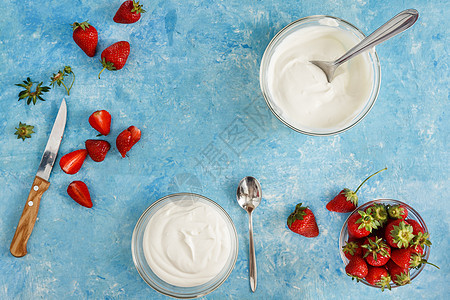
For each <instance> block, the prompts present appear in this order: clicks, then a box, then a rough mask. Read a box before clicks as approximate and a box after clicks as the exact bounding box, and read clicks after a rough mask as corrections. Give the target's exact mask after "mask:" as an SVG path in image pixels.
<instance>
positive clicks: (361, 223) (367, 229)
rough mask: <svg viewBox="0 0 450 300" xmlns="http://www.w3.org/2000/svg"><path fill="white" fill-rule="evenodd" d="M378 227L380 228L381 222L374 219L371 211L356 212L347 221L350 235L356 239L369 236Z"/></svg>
mask: <svg viewBox="0 0 450 300" xmlns="http://www.w3.org/2000/svg"><path fill="white" fill-rule="evenodd" d="M378 226H380V222H379V221H377V220H375V219H374V218H373V217H372V215H371V209H368V210H367V211H362V210H358V211H355V212H354V213H353V214H351V215H350V217H349V218H348V221H347V229H348V234H349V235H350V236H352V237H355V238H363V237H366V236H368V235H369V234H370V233H371V232H372V229H376V228H377V227H378Z"/></svg>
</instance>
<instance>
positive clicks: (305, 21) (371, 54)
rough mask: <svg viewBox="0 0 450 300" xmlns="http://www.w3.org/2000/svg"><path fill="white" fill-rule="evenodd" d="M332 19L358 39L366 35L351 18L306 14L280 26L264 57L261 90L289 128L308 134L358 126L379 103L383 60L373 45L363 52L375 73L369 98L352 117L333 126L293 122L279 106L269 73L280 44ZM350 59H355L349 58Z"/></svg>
mask: <svg viewBox="0 0 450 300" xmlns="http://www.w3.org/2000/svg"><path fill="white" fill-rule="evenodd" d="M330 22H332V23H333V27H337V28H339V29H342V30H344V31H347V32H350V33H351V34H352V35H354V36H355V37H356V39H357V40H358V41H360V40H362V39H364V38H365V35H364V33H362V32H361V31H360V30H359V29H358V28H356V27H355V26H354V25H352V24H350V23H349V22H347V21H344V20H342V19H339V18H336V17H330V16H310V17H305V18H302V19H299V20H297V21H294V22H292V23H290V24H289V25H287V26H286V27H284V28H283V29H282V30H280V31H279V32H278V33H277V34H276V35H275V37H274V38H273V39H272V40H271V41H270V43H269V45H268V46H267V48H266V50H265V52H264V54H263V57H262V60H261V66H260V86H261V91H262V94H263V96H264V99H265V100H266V103H267V105H268V106H269V109H270V110H271V111H272V113H273V114H274V115H275V116H276V117H277V118H278V119H279V120H280V121H281V122H283V123H284V124H285V125H286V126H288V127H289V128H291V129H293V130H295V131H297V132H300V133H303V134H307V135H313V136H328V135H334V134H338V133H341V132H344V131H346V130H347V129H350V128H351V127H353V126H355V125H356V124H357V123H359V122H360V121H361V120H362V119H363V118H364V117H365V116H366V115H367V114H368V113H369V111H370V109H371V108H372V106H373V105H374V104H375V101H376V99H377V96H378V92H379V90H380V83H381V68H380V61H379V59H378V55H377V53H376V51H375V49H372V50H369V51H367V52H365V53H363V54H361V55H365V56H368V60H369V63H370V68H371V70H372V73H373V78H372V88H371V91H370V94H369V97H368V98H367V99H366V101H365V104H364V106H363V107H362V108H361V110H360V111H359V112H358V113H356V114H355V115H354V116H353V117H352V119H351V120H349V121H347V122H345V123H344V124H341V125H339V126H336V127H332V128H310V127H308V126H306V125H299V124H293V123H294V122H293V121H292V120H289V117H288V116H287V115H286V113H285V112H283V110H282V109H281V108H279V107H278V106H277V104H276V103H277V102H276V99H275V97H274V95H273V94H272V92H271V90H270V86H269V79H268V77H269V75H268V70H269V67H270V64H271V61H272V58H273V55H274V53H275V51H276V49H277V47H278V46H279V45H280V43H282V42H283V41H284V40H285V39H286V38H287V37H288V36H289V35H291V34H293V33H295V32H296V31H297V30H299V29H303V28H307V27H310V26H328V25H327V24H329V23H330ZM336 24H337V25H336ZM347 63H351V62H347ZM338 70H339V69H338ZM291 119H292V118H291Z"/></svg>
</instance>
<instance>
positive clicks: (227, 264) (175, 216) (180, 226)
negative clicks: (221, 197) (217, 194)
mask: <svg viewBox="0 0 450 300" xmlns="http://www.w3.org/2000/svg"><path fill="white" fill-rule="evenodd" d="M238 247H239V243H238V236H237V232H236V228H235V226H234V224H233V221H232V220H231V218H230V216H229V215H228V214H227V212H226V211H225V210H224V209H223V208H222V207H221V206H220V205H218V204H217V203H216V202H214V201H212V200H210V199H208V198H206V197H204V196H201V195H197V194H191V193H179V194H172V195H168V196H166V197H163V198H161V199H159V200H157V201H156V202H154V203H153V204H152V205H150V206H149V207H148V208H147V209H146V210H145V211H144V213H143V214H142V215H141V217H140V218H139V220H138V222H137V224H136V227H135V228H134V231H133V237H132V241H131V251H132V255H133V261H134V264H135V266H136V269H137V271H138V273H139V275H140V276H141V277H142V279H144V281H145V282H146V283H147V284H148V285H149V286H150V287H152V288H153V289H154V290H156V291H157V292H160V293H161V294H164V295H167V296H171V297H175V298H180V299H189V298H197V297H202V296H204V295H207V294H209V293H210V292H212V291H214V290H215V289H217V288H218V287H219V286H220V285H221V284H222V283H223V282H224V281H225V280H226V279H227V278H228V276H229V275H230V274H231V272H232V270H233V268H234V265H235V263H236V260H237V255H238Z"/></svg>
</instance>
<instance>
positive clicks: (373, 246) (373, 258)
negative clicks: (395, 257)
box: [361, 237, 391, 267]
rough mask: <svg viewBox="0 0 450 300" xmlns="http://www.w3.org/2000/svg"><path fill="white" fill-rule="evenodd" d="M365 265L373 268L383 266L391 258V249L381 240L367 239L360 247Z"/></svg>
mask: <svg viewBox="0 0 450 300" xmlns="http://www.w3.org/2000/svg"><path fill="white" fill-rule="evenodd" d="M361 247H362V248H363V253H364V258H365V259H366V261H367V263H368V264H369V265H371V266H374V267H381V266H383V265H385V264H386V263H387V262H388V261H389V258H390V257H391V247H389V246H388V245H386V243H385V242H383V239H382V238H375V237H368V238H366V241H365V242H364V243H363V245H362V246H361Z"/></svg>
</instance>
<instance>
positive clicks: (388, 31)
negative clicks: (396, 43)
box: [333, 9, 419, 65]
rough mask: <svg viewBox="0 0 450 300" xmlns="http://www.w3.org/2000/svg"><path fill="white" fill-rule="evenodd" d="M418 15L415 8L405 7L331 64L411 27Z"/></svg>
mask: <svg viewBox="0 0 450 300" xmlns="http://www.w3.org/2000/svg"><path fill="white" fill-rule="evenodd" d="M418 17H419V13H418V12H417V10H415V9H407V10H404V11H402V12H401V13H399V14H398V15H396V16H395V17H393V18H392V19H390V20H389V21H387V22H386V23H384V24H383V25H382V26H381V27H380V28H378V29H377V30H375V31H374V32H373V33H372V34H371V35H369V36H368V37H366V38H365V39H363V40H362V41H361V42H360V43H359V44H357V45H356V46H355V47H353V48H352V49H350V50H349V51H348V52H347V53H345V54H344V55H343V56H341V57H340V58H338V59H337V60H336V61H335V62H334V63H333V64H334V65H340V64H342V63H344V62H346V61H347V60H349V59H351V58H352V57H354V56H356V55H358V54H360V53H361V52H364V51H366V50H368V49H370V48H372V47H375V46H376V45H378V44H379V43H381V42H384V41H385V40H387V39H390V38H391V37H393V36H395V35H397V34H399V33H401V32H403V31H405V30H406V29H408V28H409V27H411V26H412V25H413V24H414V23H415V22H416V21H417V18H418Z"/></svg>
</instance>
